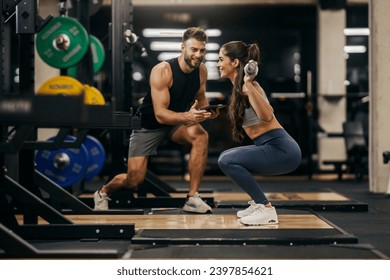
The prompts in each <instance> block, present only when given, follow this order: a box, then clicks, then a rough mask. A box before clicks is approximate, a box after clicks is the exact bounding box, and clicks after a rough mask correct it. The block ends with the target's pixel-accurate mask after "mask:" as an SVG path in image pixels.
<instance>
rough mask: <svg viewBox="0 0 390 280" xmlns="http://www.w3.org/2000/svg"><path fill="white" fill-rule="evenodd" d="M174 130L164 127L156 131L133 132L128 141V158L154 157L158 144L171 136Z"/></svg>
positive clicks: (170, 127) (137, 130)
mask: <svg viewBox="0 0 390 280" xmlns="http://www.w3.org/2000/svg"><path fill="white" fill-rule="evenodd" d="M175 128H176V127H174V126H166V127H162V128H158V129H146V128H141V129H136V130H133V132H132V133H131V135H130V141H129V157H140V156H151V155H156V154H157V148H158V146H159V145H160V143H161V142H163V141H164V140H165V139H166V138H168V137H169V136H170V135H172V133H173V131H174V130H175Z"/></svg>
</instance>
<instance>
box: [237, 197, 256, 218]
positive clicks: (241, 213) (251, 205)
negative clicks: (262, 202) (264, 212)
mask: <svg viewBox="0 0 390 280" xmlns="http://www.w3.org/2000/svg"><path fill="white" fill-rule="evenodd" d="M248 204H249V207H248V208H246V209H244V210H240V211H238V212H237V217H238V218H243V217H245V216H248V215H250V214H252V212H253V210H254V209H255V208H256V203H255V202H254V201H253V200H251V201H248Z"/></svg>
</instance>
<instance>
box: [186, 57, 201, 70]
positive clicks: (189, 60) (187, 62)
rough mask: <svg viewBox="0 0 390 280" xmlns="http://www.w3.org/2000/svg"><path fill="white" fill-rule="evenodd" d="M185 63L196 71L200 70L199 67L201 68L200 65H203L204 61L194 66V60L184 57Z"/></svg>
mask: <svg viewBox="0 0 390 280" xmlns="http://www.w3.org/2000/svg"><path fill="white" fill-rule="evenodd" d="M184 62H185V63H186V64H187V65H188V66H189V67H190V68H192V69H195V68H198V67H199V65H200V63H201V62H202V61H201V60H200V61H199V62H198V63H197V64H196V65H194V64H192V59H191V58H190V57H189V56H187V55H184Z"/></svg>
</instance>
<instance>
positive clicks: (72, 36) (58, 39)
mask: <svg viewBox="0 0 390 280" xmlns="http://www.w3.org/2000/svg"><path fill="white" fill-rule="evenodd" d="M88 46H89V36H88V33H87V31H86V30H85V28H84V27H83V26H82V24H81V23H79V22H78V21H77V20H75V19H73V18H69V17H55V18H53V19H52V20H50V21H49V23H48V24H47V25H46V26H45V27H44V28H43V29H42V30H41V31H40V32H39V33H38V34H37V37H36V48H37V52H38V54H39V56H40V57H41V58H42V60H43V61H45V62H46V63H47V64H48V65H50V66H52V67H55V68H69V67H72V66H74V65H76V64H77V63H78V62H79V61H80V60H81V59H82V58H83V57H84V55H85V54H86V52H87V50H88Z"/></svg>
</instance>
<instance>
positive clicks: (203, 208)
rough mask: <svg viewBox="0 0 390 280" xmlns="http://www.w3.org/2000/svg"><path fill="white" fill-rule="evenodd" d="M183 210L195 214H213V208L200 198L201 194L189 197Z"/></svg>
mask: <svg viewBox="0 0 390 280" xmlns="http://www.w3.org/2000/svg"><path fill="white" fill-rule="evenodd" d="M183 210H184V211H186V212H193V213H207V212H210V213H211V212H212V210H211V207H210V206H209V205H208V204H207V203H206V202H204V201H203V200H202V199H201V198H200V195H199V193H195V195H194V196H190V197H187V201H186V204H184V207H183Z"/></svg>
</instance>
